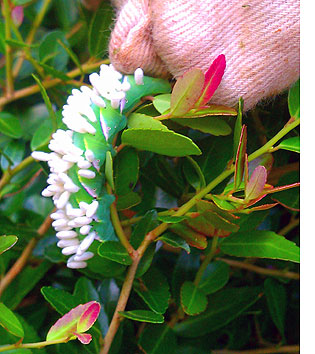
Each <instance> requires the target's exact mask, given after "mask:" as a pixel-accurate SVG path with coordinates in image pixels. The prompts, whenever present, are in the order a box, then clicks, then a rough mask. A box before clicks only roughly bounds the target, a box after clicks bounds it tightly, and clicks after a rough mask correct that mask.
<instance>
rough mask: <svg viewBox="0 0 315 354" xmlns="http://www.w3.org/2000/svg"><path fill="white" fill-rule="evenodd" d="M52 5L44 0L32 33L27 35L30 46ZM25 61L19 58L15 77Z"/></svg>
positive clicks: (49, 0) (49, 1) (27, 42)
mask: <svg viewBox="0 0 315 354" xmlns="http://www.w3.org/2000/svg"><path fill="white" fill-rule="evenodd" d="M50 3H51V0H44V3H43V6H42V7H41V9H40V11H39V12H38V14H37V16H36V17H35V19H34V22H33V24H32V28H31V29H30V31H29V33H28V35H27V38H26V41H25V43H26V44H29V45H31V44H32V42H33V40H34V37H35V34H36V31H37V30H38V27H39V26H40V25H41V23H42V21H43V19H44V16H45V15H46V12H47V9H48V7H49V5H50ZM24 59H25V58H24V56H22V57H20V58H19V60H18V61H17V63H16V65H15V67H14V76H15V77H16V76H17V75H18V74H19V72H20V70H21V67H22V64H23V62H24Z"/></svg>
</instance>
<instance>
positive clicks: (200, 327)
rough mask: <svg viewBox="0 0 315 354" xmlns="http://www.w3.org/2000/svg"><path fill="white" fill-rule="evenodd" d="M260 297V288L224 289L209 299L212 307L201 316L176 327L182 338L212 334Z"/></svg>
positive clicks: (176, 331) (191, 318)
mask: <svg viewBox="0 0 315 354" xmlns="http://www.w3.org/2000/svg"><path fill="white" fill-rule="evenodd" d="M259 297H260V288H250V287H243V288H230V289H223V290H221V291H219V292H217V293H215V294H213V295H210V296H209V297H208V303H209V304H210V305H211V306H209V307H208V309H207V310H206V311H205V312H203V313H202V314H201V315H198V316H195V317H190V318H188V319H186V320H185V321H183V322H181V323H178V324H176V325H175V327H174V330H175V333H176V334H177V335H179V336H181V337H188V338H195V337H200V336H202V335H204V334H207V333H211V332H213V331H215V330H217V329H219V328H221V327H223V326H225V325H227V324H228V323H229V322H231V321H232V320H234V319H235V318H237V317H238V316H239V315H240V314H241V313H242V312H244V311H245V310H246V309H247V308H249V307H250V306H251V305H252V304H254V303H255V302H256V301H257V300H258V299H259Z"/></svg>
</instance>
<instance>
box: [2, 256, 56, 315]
mask: <svg viewBox="0 0 315 354" xmlns="http://www.w3.org/2000/svg"><path fill="white" fill-rule="evenodd" d="M51 266H52V264H51V263H50V262H48V261H44V262H42V263H40V264H39V265H38V266H36V267H33V266H27V267H25V268H24V269H23V271H22V272H21V273H20V274H19V275H18V276H17V277H16V278H15V279H14V280H13V281H12V283H11V284H10V285H9V286H8V287H7V288H6V290H5V291H4V293H3V294H2V297H1V300H2V301H3V302H4V303H5V304H6V306H8V307H9V308H10V309H14V308H16V307H17V305H18V304H19V303H20V302H21V301H22V300H23V299H24V297H25V296H26V295H27V294H28V293H29V292H30V291H31V290H32V289H33V288H34V286H35V285H36V284H37V283H38V282H39V281H40V280H41V279H42V278H43V277H44V275H45V274H46V273H47V271H48V270H49V268H50V267H51Z"/></svg>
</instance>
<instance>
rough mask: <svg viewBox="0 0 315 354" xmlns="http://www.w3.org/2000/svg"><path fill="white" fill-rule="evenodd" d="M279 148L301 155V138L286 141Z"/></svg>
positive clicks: (296, 137)
mask: <svg viewBox="0 0 315 354" xmlns="http://www.w3.org/2000/svg"><path fill="white" fill-rule="evenodd" d="M278 148H279V149H283V150H289V151H293V152H298V153H300V137H299V136H295V137H293V138H289V139H285V140H283V141H281V143H280V144H279V145H278Z"/></svg>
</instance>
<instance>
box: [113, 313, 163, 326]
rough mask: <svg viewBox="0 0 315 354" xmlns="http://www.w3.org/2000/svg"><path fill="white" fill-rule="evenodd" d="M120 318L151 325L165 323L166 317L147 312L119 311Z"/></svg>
mask: <svg viewBox="0 0 315 354" xmlns="http://www.w3.org/2000/svg"><path fill="white" fill-rule="evenodd" d="M119 314H120V316H122V317H125V318H128V319H129V320H133V321H139V322H149V323H163V322H164V316H163V315H161V314H159V313H155V312H153V311H147V310H132V311H119Z"/></svg>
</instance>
